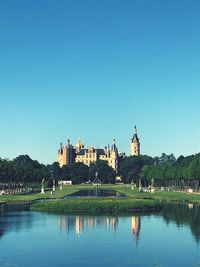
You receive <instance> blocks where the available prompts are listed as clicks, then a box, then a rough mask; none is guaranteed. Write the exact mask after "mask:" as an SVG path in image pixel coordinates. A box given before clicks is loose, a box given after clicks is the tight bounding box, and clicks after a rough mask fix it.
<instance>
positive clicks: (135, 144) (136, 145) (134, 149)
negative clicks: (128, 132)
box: [131, 125, 140, 156]
mask: <svg viewBox="0 0 200 267" xmlns="http://www.w3.org/2000/svg"><path fill="white" fill-rule="evenodd" d="M139 155H140V139H139V138H138V135H137V127H136V125H135V127H134V134H133V137H132V138H131V156H139Z"/></svg>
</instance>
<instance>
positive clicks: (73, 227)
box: [59, 215, 141, 245]
mask: <svg viewBox="0 0 200 267" xmlns="http://www.w3.org/2000/svg"><path fill="white" fill-rule="evenodd" d="M130 220H131V221H130V225H131V234H132V235H133V236H134V237H135V240H136V245H137V244H138V241H139V236H140V227H141V219H140V216H132V217H131V218H130ZM118 224H119V217H114V216H78V215H77V216H75V215H69V216H61V217H60V219H59V227H60V230H61V231H65V232H67V234H68V235H69V233H70V232H74V233H75V234H76V235H77V236H79V237H80V236H81V234H82V233H83V230H84V229H85V228H88V229H93V228H95V227H96V226H97V225H105V227H106V228H107V229H111V230H112V231H116V230H117V227H118Z"/></svg>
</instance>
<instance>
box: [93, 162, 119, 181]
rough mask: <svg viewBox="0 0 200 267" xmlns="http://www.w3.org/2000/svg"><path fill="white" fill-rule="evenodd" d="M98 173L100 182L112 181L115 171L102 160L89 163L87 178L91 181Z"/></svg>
mask: <svg viewBox="0 0 200 267" xmlns="http://www.w3.org/2000/svg"><path fill="white" fill-rule="evenodd" d="M96 172H97V173H98V178H99V179H100V180H101V182H102V183H114V182H115V175H116V174H115V172H114V170H113V168H112V167H110V166H109V165H108V163H107V162H106V161H104V160H98V161H96V162H94V163H92V164H91V165H90V168H89V179H90V180H91V181H93V180H94V179H95V178H96V176H95V174H96Z"/></svg>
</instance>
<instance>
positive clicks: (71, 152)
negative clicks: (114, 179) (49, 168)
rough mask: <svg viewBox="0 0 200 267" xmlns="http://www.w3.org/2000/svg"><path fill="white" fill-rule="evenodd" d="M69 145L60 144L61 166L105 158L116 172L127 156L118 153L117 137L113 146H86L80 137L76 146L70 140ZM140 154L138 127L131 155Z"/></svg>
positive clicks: (135, 130) (59, 156) (88, 162)
mask: <svg viewBox="0 0 200 267" xmlns="http://www.w3.org/2000/svg"><path fill="white" fill-rule="evenodd" d="M67 143H68V144H67V146H65V145H64V146H63V145H62V143H61V144H60V148H59V150H58V155H57V161H58V162H59V165H60V167H62V166H64V165H68V166H70V165H72V164H73V163H74V162H82V163H84V164H86V165H87V166H90V164H91V163H92V162H96V161H97V160H105V161H107V162H108V165H109V166H110V167H112V168H113V169H114V170H115V171H116V173H117V172H118V169H119V162H120V160H123V159H124V158H125V157H126V154H125V153H121V154H119V153H118V148H117V146H116V144H115V139H113V144H112V146H109V145H108V146H106V147H104V148H95V147H88V148H85V146H84V143H82V142H81V140H80V138H79V139H78V141H77V143H76V146H75V147H74V146H73V145H72V144H71V143H70V140H68V142H67ZM139 155H140V140H139V138H138V135H137V128H136V126H135V128H134V134H133V137H132V138H131V156H139Z"/></svg>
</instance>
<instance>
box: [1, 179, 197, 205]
mask: <svg viewBox="0 0 200 267" xmlns="http://www.w3.org/2000/svg"><path fill="white" fill-rule="evenodd" d="M91 188H95V187H94V186H93V185H73V186H68V187H65V188H63V190H59V189H57V190H56V194H55V195H51V190H48V191H45V194H44V195H43V194H40V193H30V194H23V195H12V194H10V195H3V196H0V202H6V203H13V202H14V203H31V202H33V201H34V200H37V199H41V198H42V199H49V198H52V199H55V198H56V199H59V198H62V197H64V196H65V195H69V194H71V193H74V192H76V191H78V190H80V189H91ZM100 188H102V189H115V190H117V191H118V192H120V193H123V194H125V195H126V196H128V197H129V198H131V199H143V200H144V199H146V200H155V201H164V202H174V201H176V202H190V203H199V204H200V194H195V193H192V194H189V193H186V192H168V191H156V192H155V193H153V194H152V193H139V192H138V188H136V189H134V190H132V189H131V186H130V185H110V184H106V185H102V186H101V187H100ZM81 201H83V199H82V200H81ZM115 201H117V199H115Z"/></svg>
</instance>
